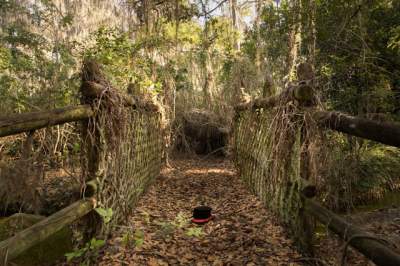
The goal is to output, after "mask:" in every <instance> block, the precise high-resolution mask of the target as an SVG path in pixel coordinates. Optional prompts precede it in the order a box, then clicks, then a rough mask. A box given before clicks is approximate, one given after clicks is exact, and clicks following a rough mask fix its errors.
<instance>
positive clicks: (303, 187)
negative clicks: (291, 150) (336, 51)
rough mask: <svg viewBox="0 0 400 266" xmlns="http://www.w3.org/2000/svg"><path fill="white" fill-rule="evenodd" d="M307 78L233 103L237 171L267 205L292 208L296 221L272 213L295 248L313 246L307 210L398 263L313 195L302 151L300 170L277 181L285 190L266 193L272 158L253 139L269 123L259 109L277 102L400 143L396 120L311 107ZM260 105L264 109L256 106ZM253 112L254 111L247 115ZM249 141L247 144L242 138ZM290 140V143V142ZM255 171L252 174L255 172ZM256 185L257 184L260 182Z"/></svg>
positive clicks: (384, 261)
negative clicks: (272, 93)
mask: <svg viewBox="0 0 400 266" xmlns="http://www.w3.org/2000/svg"><path fill="white" fill-rule="evenodd" d="M299 80H301V78H299ZM309 84H310V82H299V83H298V85H296V86H292V87H290V88H288V89H286V90H285V91H284V92H283V93H281V94H280V95H278V96H273V97H268V98H256V99H254V100H251V101H248V102H245V103H241V104H239V105H237V106H236V107H235V110H236V118H235V124H236V125H235V131H236V132H235V146H236V147H235V149H236V154H235V157H236V164H237V167H238V169H239V171H240V172H241V173H242V174H243V175H245V177H244V178H245V182H246V183H248V185H249V186H250V189H251V190H253V191H254V192H255V193H256V194H258V195H259V196H260V197H261V198H262V200H264V201H265V203H266V204H267V205H268V204H269V205H268V206H269V207H271V202H272V204H279V205H281V206H278V207H276V208H275V209H274V207H275V206H272V207H273V211H276V212H279V211H282V210H286V209H292V210H293V209H294V212H295V214H296V215H297V216H298V218H297V219H299V221H298V222H293V221H291V220H294V219H296V218H295V217H287V216H291V215H287V214H285V215H282V214H280V213H277V215H278V216H280V217H279V218H280V219H281V221H282V222H283V223H284V224H286V225H287V226H288V227H289V229H291V230H289V231H291V232H292V233H293V235H294V237H295V238H296V239H295V240H296V241H297V242H299V245H300V248H301V249H302V250H303V251H305V252H310V249H312V246H311V239H312V235H313V234H314V228H312V224H313V223H312V222H310V221H309V218H308V217H309V215H311V216H312V217H314V218H315V219H317V220H318V221H319V222H321V223H323V224H326V225H327V227H328V228H329V229H330V230H331V231H333V232H334V233H336V234H337V235H338V236H339V237H340V238H341V239H342V240H344V241H346V242H347V245H350V246H352V247H354V248H355V249H357V250H358V251H360V252H361V253H362V254H364V255H365V256H366V257H367V258H369V259H370V260H372V261H373V262H374V263H376V264H377V265H385V266H388V265H393V266H394V265H400V254H398V253H396V252H395V251H394V250H393V249H392V248H391V247H389V246H388V245H387V243H385V242H384V241H380V240H379V238H378V237H376V236H374V235H373V234H371V233H369V232H365V231H363V230H362V229H360V228H358V227H357V226H354V225H352V224H350V223H348V222H346V221H345V220H344V219H343V218H341V217H340V216H339V215H337V214H335V213H333V212H331V211H330V210H328V209H327V208H325V207H323V206H322V205H321V204H319V203H318V202H316V201H315V200H313V198H314V197H315V195H316V186H315V185H314V184H312V183H311V182H310V180H306V179H305V178H307V176H305V175H306V174H307V172H306V171H304V170H303V169H302V168H304V164H307V155H305V156H304V154H302V155H301V156H300V157H301V158H300V160H301V162H300V165H301V166H299V168H300V169H299V173H298V175H297V176H296V177H295V178H294V180H293V179H292V180H290V181H289V182H288V183H282V184H281V185H282V186H287V188H284V189H283V190H284V192H280V191H279V192H278V193H280V194H279V195H277V198H279V199H280V200H279V201H274V200H273V197H271V196H270V195H267V196H266V194H268V193H271V189H269V186H270V184H269V183H271V182H272V181H269V178H272V177H271V176H265V175H266V174H267V173H269V174H271V173H270V172H268V171H269V170H268V167H267V166H266V165H267V164H271V162H270V158H263V154H262V152H260V151H258V150H257V149H258V147H260V146H259V144H257V143H254V141H256V140H257V139H260V138H257V136H255V135H257V134H262V130H261V131H260V130H259V129H262V128H263V127H264V128H265V127H269V126H270V124H265V125H262V124H260V123H261V122H260V121H263V122H265V121H264V120H262V119H260V117H262V115H263V114H265V113H264V112H270V111H272V110H273V109H274V108H278V107H279V105H285V104H288V103H291V104H292V105H295V106H296V108H297V110H298V112H301V114H300V115H298V117H303V115H304V113H308V114H309V115H310V116H311V117H312V119H313V120H314V121H315V122H316V123H317V124H318V126H319V127H320V128H321V129H331V130H335V131H338V132H342V133H346V134H349V135H352V136H356V137H360V138H364V139H368V140H372V141H377V142H380V143H383V144H387V145H391V146H395V147H400V125H399V124H396V123H387V122H386V123H382V122H377V121H373V120H369V119H365V118H360V117H354V116H350V115H347V114H344V113H340V112H328V111H320V110H317V109H316V108H314V107H313V106H314V103H315V98H314V95H313V90H314V88H313V87H312V86H311V85H309ZM260 109H263V110H264V111H262V112H258V110H260ZM246 113H247V115H246ZM252 113H253V114H254V113H256V114H254V115H252ZM243 119H244V120H249V119H250V120H251V119H253V120H257V121H253V122H247V124H245V125H242V124H241V123H243V122H242V121H241V120H243ZM251 125H255V127H257V128H258V130H253V131H251V130H250V128H251V127H252V126H251ZM299 131H300V132H299V134H300V135H301V136H300V137H299V139H300V142H301V143H300V144H299V145H298V147H300V146H302V145H307V143H304V142H303V138H302V136H303V135H304V134H305V133H304V132H303V129H301V128H300V129H299ZM243 135H244V136H243ZM265 138H268V137H264V139H265ZM270 138H273V137H270ZM261 139H263V138H261ZM249 141H250V144H246V143H247V142H249ZM252 141H253V143H252ZM269 141H274V140H269ZM263 143H267V144H268V143H269V142H268V141H264V142H263ZM263 145H266V144H263ZM268 145H269V144H268ZM291 145H293V143H292V144H291ZM246 148H247V150H246ZM299 153H300V152H299ZM287 160H289V158H287ZM287 160H282V161H281V162H278V163H280V164H286V163H287ZM275 163H276V162H275ZM254 175H256V177H255V176H254ZM285 182H286V181H285ZM257 186H261V188H258V187H257ZM263 187H264V190H267V191H266V192H264V191H262V190H263ZM296 193H297V194H298V195H299V196H295V197H292V199H288V198H289V195H293V194H296ZM283 195H285V196H283ZM298 199H300V200H301V203H300V204H299V203H298V202H297V201H298ZM292 214H293V213H292ZM296 226H297V227H298V226H300V227H302V228H293V227H296ZM299 232H300V233H299ZM296 234H298V235H296ZM299 238H300V239H299ZM304 238H308V239H304ZM304 242H307V244H306V245H305V244H304ZM305 247H306V248H305Z"/></svg>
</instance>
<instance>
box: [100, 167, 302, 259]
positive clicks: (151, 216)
mask: <svg viewBox="0 0 400 266" xmlns="http://www.w3.org/2000/svg"><path fill="white" fill-rule="evenodd" d="M203 202H204V203H205V204H207V205H209V206H211V207H212V208H213V209H214V211H213V213H214V214H215V219H214V220H212V221H211V222H209V223H208V224H206V225H204V226H203V227H202V229H201V231H200V229H196V228H200V227H197V226H196V225H194V224H191V223H188V222H187V221H188V220H189V219H190V217H191V214H192V208H193V207H195V206H198V205H200V204H201V203H203ZM135 231H136V236H134V235H135ZM129 232H130V234H131V239H135V238H136V242H137V243H139V242H141V240H144V241H143V244H142V245H139V246H136V247H133V242H135V240H132V241H130V244H131V246H129V245H128V246H126V244H124V241H123V239H124V237H123V236H124V234H125V236H126V234H127V233H129ZM141 232H143V233H144V234H143V237H141ZM190 234H192V236H189V235H190ZM198 234H201V236H197V235H198ZM193 235H194V236H193ZM125 239H126V237H125ZM128 242H129V241H128ZM299 258H300V255H299V254H298V253H297V252H296V251H294V249H293V247H292V243H291V241H290V240H289V239H288V238H286V237H285V236H284V232H283V229H282V228H281V227H280V226H278V225H277V224H275V223H274V222H273V219H272V215H270V214H269V213H268V212H267V210H266V209H265V208H263V206H262V204H261V202H260V201H259V200H257V198H256V197H254V196H253V195H251V194H250V192H248V191H247V190H246V188H245V185H244V184H243V183H242V182H241V181H240V179H239V177H238V176H237V174H236V172H235V171H234V169H233V166H232V165H231V163H230V162H229V161H224V160H215V159H214V160H206V161H204V160H192V159H185V160H183V159H179V160H175V161H173V162H172V163H171V168H168V169H165V170H164V171H163V174H162V175H161V176H160V178H158V179H157V181H156V183H155V184H154V185H153V186H152V187H151V188H150V190H149V191H148V192H147V193H146V194H145V195H144V197H143V198H142V199H141V201H140V202H139V204H138V207H137V209H136V211H135V213H134V215H133V216H132V217H131V219H130V226H129V228H122V229H121V230H120V231H119V232H118V233H116V235H115V236H114V237H113V238H112V239H111V240H110V241H109V243H108V245H107V247H106V249H105V251H104V253H103V254H101V256H100V258H99V260H100V261H99V264H100V265H112V264H113V263H117V264H118V265H298V263H297V262H296V260H298V259H299Z"/></svg>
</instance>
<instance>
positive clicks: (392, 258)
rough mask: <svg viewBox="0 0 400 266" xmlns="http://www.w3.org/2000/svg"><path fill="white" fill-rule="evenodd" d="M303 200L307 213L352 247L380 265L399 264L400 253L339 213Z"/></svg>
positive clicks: (390, 265) (311, 201)
mask: <svg viewBox="0 0 400 266" xmlns="http://www.w3.org/2000/svg"><path fill="white" fill-rule="evenodd" d="M304 201H305V210H306V211H307V212H308V213H310V214H311V215H313V216H314V217H315V218H317V220H319V221H320V222H321V223H323V224H325V225H326V226H327V227H328V228H329V229H330V230H332V231H333V232H334V233H336V234H337V235H338V236H339V237H340V238H341V239H343V240H344V241H349V240H350V241H351V242H350V245H351V246H352V247H354V248H355V249H357V250H358V251H360V252H361V253H362V254H364V256H366V257H367V258H369V259H370V260H372V261H373V262H374V263H376V264H377V265H382V266H383V265H384V266H398V265H400V255H399V254H397V253H396V252H394V251H393V250H392V249H390V248H389V247H387V246H386V245H384V244H383V243H382V242H381V241H379V240H377V239H376V240H375V239H373V235H371V234H369V233H368V232H364V231H363V230H361V229H359V228H358V227H356V226H354V225H352V224H350V223H348V222H346V221H345V220H344V219H343V218H341V217H340V216H339V215H336V214H335V213H333V212H331V211H329V210H328V209H326V208H324V207H322V206H321V205H320V204H318V203H316V202H315V201H313V200H310V199H307V198H305V199H304Z"/></svg>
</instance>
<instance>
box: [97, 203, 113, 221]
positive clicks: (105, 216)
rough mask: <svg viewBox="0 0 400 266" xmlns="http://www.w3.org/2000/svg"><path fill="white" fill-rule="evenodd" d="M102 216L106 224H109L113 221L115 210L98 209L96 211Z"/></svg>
mask: <svg viewBox="0 0 400 266" xmlns="http://www.w3.org/2000/svg"><path fill="white" fill-rule="evenodd" d="M94 210H95V211H96V212H97V213H98V214H99V215H100V216H101V218H103V221H104V223H105V224H108V223H109V222H110V221H111V218H112V216H113V210H112V209H111V208H107V209H104V208H101V207H99V208H96V209H94Z"/></svg>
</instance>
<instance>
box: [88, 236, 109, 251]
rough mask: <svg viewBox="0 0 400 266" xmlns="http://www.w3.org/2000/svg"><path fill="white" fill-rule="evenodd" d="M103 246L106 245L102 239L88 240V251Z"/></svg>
mask: <svg viewBox="0 0 400 266" xmlns="http://www.w3.org/2000/svg"><path fill="white" fill-rule="evenodd" d="M105 244H106V241H104V240H103V239H96V238H92V239H91V240H90V249H91V250H95V249H99V248H101V247H102V246H104V245H105Z"/></svg>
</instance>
